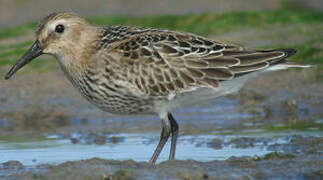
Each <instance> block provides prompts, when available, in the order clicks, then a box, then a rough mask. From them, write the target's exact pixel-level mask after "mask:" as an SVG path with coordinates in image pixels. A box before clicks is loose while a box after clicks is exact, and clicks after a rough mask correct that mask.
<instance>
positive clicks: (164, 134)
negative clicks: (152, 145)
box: [149, 116, 171, 164]
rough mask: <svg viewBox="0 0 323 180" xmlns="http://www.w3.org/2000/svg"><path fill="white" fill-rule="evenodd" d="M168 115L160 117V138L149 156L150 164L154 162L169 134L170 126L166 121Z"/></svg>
mask: <svg viewBox="0 0 323 180" xmlns="http://www.w3.org/2000/svg"><path fill="white" fill-rule="evenodd" d="M167 118H168V117H167V116H166V117H165V118H163V119H162V132H161V135H160V140H159V143H158V145H157V148H156V149H155V152H154V154H153V156H152V157H151V158H150V161H149V162H150V163H151V164H155V162H156V160H157V158H158V156H159V154H160V152H161V150H162V149H163V147H164V145H165V143H166V142H167V140H168V137H169V135H170V131H171V130H170V126H169V122H168V119H167Z"/></svg>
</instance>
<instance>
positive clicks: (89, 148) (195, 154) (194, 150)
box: [0, 134, 286, 166]
mask: <svg viewBox="0 0 323 180" xmlns="http://www.w3.org/2000/svg"><path fill="white" fill-rule="evenodd" d="M114 136H115V135H114ZM117 136H118V137H119V138H121V139H123V140H122V141H121V142H118V143H111V142H110V143H105V144H104V145H96V144H90V145H88V144H73V143H72V142H71V140H69V139H61V140H60V139H51V140H45V141H36V142H20V143H18V142H0V154H2V156H0V163H3V162H7V161H10V160H16V161H20V162H21V163H22V164H23V165H25V166H33V165H38V164H45V163H51V164H58V163H62V162H65V161H74V160H81V159H89V158H93V157H99V158H103V159H113V160H127V159H133V160H135V161H148V160H149V158H150V156H151V155H152V153H153V151H154V149H155V147H156V145H157V143H158V137H154V136H155V134H118V135H117ZM152 137H154V138H152ZM215 138H217V139H222V140H224V139H223V138H224V137H223V136H214V135H196V136H189V135H187V136H180V137H179V139H178V144H177V151H176V159H178V160H187V159H193V160H198V161H212V160H225V159H227V158H229V157H231V156H238V157H240V156H254V155H258V156H262V155H264V154H267V153H268V152H270V151H268V150H266V147H264V146H261V145H255V146H254V147H248V148H243V149H242V148H234V147H232V145H228V146H224V147H223V148H221V149H214V148H212V147H210V146H209V145H208V143H207V142H212V141H213V140H214V139H215ZM228 140H230V137H229V138H226V141H228ZM277 141H284V142H286V140H277ZM169 148H170V144H169V143H167V144H166V145H165V149H164V151H163V152H162V153H161V155H160V158H159V159H158V162H161V161H165V160H167V159H168V152H169Z"/></svg>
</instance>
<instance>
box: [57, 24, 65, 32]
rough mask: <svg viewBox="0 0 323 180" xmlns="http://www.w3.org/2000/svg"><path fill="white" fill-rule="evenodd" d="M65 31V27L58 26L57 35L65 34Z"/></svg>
mask: <svg viewBox="0 0 323 180" xmlns="http://www.w3.org/2000/svg"><path fill="white" fill-rule="evenodd" d="M64 29H65V27H64V26H63V25H61V24H59V25H57V26H56V27H55V32H57V33H63V32H64Z"/></svg>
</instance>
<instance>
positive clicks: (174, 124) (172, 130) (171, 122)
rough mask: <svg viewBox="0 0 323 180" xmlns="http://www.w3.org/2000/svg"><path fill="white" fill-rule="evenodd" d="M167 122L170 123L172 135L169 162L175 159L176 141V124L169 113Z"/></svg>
mask: <svg viewBox="0 0 323 180" xmlns="http://www.w3.org/2000/svg"><path fill="white" fill-rule="evenodd" d="M168 120H169V123H170V130H171V131H170V132H171V134H172V143H171V146H170V153H169V160H174V159H175V150H176V141H177V136H178V124H177V122H176V120H175V119H174V117H173V116H172V114H171V113H168Z"/></svg>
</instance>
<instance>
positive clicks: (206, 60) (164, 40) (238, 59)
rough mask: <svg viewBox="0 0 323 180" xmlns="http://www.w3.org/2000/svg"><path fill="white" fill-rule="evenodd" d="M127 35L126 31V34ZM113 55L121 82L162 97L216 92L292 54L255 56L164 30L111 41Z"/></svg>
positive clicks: (252, 52) (259, 53)
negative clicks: (227, 82)
mask: <svg viewBox="0 0 323 180" xmlns="http://www.w3.org/2000/svg"><path fill="white" fill-rule="evenodd" d="M129 34H131V32H129ZM112 47H113V48H107V49H106V53H115V54H117V56H118V57H116V58H115V59H114V61H115V63H116V64H119V65H121V66H120V68H121V69H122V70H123V71H124V72H125V73H124V74H125V76H126V77H125V79H128V80H129V81H130V82H131V83H133V84H136V86H137V87H138V88H139V89H140V90H141V91H143V92H145V93H146V94H149V95H152V96H165V95H168V94H170V93H172V92H183V91H187V90H189V89H192V88H194V87H214V88H216V87H218V85H219V81H225V80H230V79H233V78H235V77H237V76H240V75H244V74H246V73H251V72H254V71H258V70H261V69H265V68H267V67H269V66H270V65H271V64H275V63H277V62H280V61H282V60H284V59H285V58H286V57H288V56H290V55H292V54H293V53H295V52H293V51H292V50H290V49H280V50H268V51H256V50H245V49H243V48H241V47H238V46H232V45H226V44H223V43H219V42H215V41H212V40H207V39H205V38H202V37H199V36H195V35H192V34H189V33H182V32H174V31H167V30H159V31H158V30H153V31H145V32H143V33H137V34H136V33H135V34H134V35H131V36H130V37H128V38H126V40H122V41H118V42H115V43H114V44H113V46H112Z"/></svg>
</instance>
